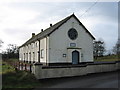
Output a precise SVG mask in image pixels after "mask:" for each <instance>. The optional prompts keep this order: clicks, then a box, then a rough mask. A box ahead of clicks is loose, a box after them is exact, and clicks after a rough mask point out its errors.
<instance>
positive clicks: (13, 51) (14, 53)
mask: <svg viewBox="0 0 120 90" xmlns="http://www.w3.org/2000/svg"><path fill="white" fill-rule="evenodd" d="M18 55H19V54H18V46H17V45H16V44H8V48H7V49H6V52H4V53H3V58H8V59H9V58H18Z"/></svg>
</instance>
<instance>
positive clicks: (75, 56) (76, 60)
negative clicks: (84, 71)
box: [72, 51, 79, 64]
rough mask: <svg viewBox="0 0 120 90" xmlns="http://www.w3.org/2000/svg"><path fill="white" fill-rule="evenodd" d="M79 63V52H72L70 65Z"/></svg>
mask: <svg viewBox="0 0 120 90" xmlns="http://www.w3.org/2000/svg"><path fill="white" fill-rule="evenodd" d="M78 63H79V52H78V51H73V52H72V64H78Z"/></svg>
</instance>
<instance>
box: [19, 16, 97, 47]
mask: <svg viewBox="0 0 120 90" xmlns="http://www.w3.org/2000/svg"><path fill="white" fill-rule="evenodd" d="M71 17H74V18H75V19H76V20H77V21H78V22H79V24H80V25H82V26H83V28H84V29H85V30H86V32H87V33H88V34H89V35H90V36H91V37H92V38H93V39H95V38H94V36H93V35H92V34H91V33H90V32H89V31H88V30H87V29H86V27H85V26H84V25H83V24H82V23H81V22H80V21H79V19H78V18H77V17H76V16H75V15H74V14H72V15H70V16H68V17H66V18H65V19H63V20H61V21H59V22H58V23H56V24H54V25H52V26H50V27H49V28H47V29H45V30H44V31H43V32H40V33H38V34H37V35H35V36H34V37H31V38H30V39H29V40H28V41H26V42H25V43H24V44H23V45H22V46H24V45H27V44H29V43H32V42H34V41H36V40H38V39H42V38H44V37H46V36H49V35H50V34H51V33H52V32H54V31H55V30H56V29H58V28H59V27H60V26H61V25H63V24H64V23H65V22H66V21H68V20H69V19H70V18H71ZM22 46H20V47H22ZM20 47H19V48H20Z"/></svg>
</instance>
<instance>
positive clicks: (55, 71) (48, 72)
mask: <svg viewBox="0 0 120 90" xmlns="http://www.w3.org/2000/svg"><path fill="white" fill-rule="evenodd" d="M118 65H119V64H118V63H114V64H100V65H87V66H84V67H65V68H64V67H61V68H43V67H42V65H33V67H32V73H34V74H35V76H36V78H37V79H44V78H55V77H69V76H80V75H86V74H90V73H100V72H109V71H115V70H118V69H119V70H120V67H119V66H118Z"/></svg>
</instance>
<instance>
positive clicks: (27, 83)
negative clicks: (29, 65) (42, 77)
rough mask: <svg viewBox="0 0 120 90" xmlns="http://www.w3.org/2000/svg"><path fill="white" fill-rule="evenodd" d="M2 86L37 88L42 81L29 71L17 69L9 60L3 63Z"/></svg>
mask: <svg viewBox="0 0 120 90" xmlns="http://www.w3.org/2000/svg"><path fill="white" fill-rule="evenodd" d="M2 79H3V80H2V88H35V87H36V86H41V83H40V82H39V81H38V80H37V79H36V78H35V77H34V75H33V74H31V73H30V72H27V71H19V70H15V68H14V67H12V66H11V65H9V63H8V62H5V61H3V63H2Z"/></svg>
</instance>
